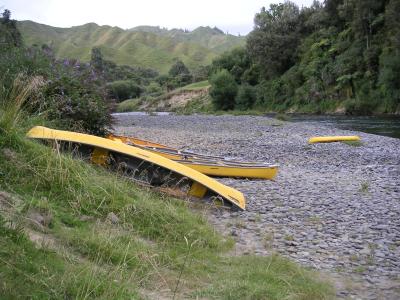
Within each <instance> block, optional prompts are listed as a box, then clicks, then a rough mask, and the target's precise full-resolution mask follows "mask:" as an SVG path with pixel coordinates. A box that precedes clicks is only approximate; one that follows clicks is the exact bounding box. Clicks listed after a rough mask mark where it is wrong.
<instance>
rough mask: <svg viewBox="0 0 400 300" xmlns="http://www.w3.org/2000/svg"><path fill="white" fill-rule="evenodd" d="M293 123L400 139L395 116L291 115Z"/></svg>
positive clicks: (399, 130) (397, 119)
mask: <svg viewBox="0 0 400 300" xmlns="http://www.w3.org/2000/svg"><path fill="white" fill-rule="evenodd" d="M290 117H291V119H290V120H291V121H292V122H315V123H320V124H321V123H322V124H327V125H333V126H335V127H337V128H340V129H346V130H355V131H362V132H367V133H372V134H378V135H384V136H390V137H394V138H400V117H394V116H368V117H367V116H363V117H360V116H334V115H303V114H291V115H290Z"/></svg>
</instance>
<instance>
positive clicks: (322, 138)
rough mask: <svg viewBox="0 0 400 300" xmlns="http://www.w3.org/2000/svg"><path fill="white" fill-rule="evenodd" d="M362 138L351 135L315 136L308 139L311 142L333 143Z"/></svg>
mask: <svg viewBox="0 0 400 300" xmlns="http://www.w3.org/2000/svg"><path fill="white" fill-rule="evenodd" d="M359 140H361V139H360V137H359V136H357V135H349V136H314V137H312V138H310V139H309V140H308V143H309V144H315V143H333V142H346V141H347V142H349V141H359Z"/></svg>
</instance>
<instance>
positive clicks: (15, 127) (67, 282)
mask: <svg viewBox="0 0 400 300" xmlns="http://www.w3.org/2000/svg"><path fill="white" fill-rule="evenodd" d="M25 86H26V87H27V89H28V90H26V93H25V94H24V95H22V96H18V95H17V97H13V98H9V97H4V96H2V95H0V192H7V193H8V194H7V195H12V196H7V197H8V199H6V201H4V193H3V195H2V196H1V197H2V198H0V205H1V207H0V208H4V207H8V208H7V209H1V210H0V211H1V218H0V261H1V263H0V294H1V295H2V299H21V298H29V299H50V298H52V299H61V298H71V299H89V298H90V299H138V298H146V295H147V294H149V295H150V294H151V293H154V291H159V290H165V291H166V292H165V293H166V297H167V298H173V297H174V296H175V297H176V298H177V299H182V298H185V297H195V296H196V295H201V296H202V297H209V298H218V299H220V298H222V299H224V298H225V299H231V298H232V299H233V298H238V297H239V298H247V299H266V298H269V299H279V298H291V299H326V298H329V297H331V296H332V295H333V294H332V291H331V288H330V287H329V285H328V284H327V283H325V282H323V281H320V280H319V279H317V276H316V275H314V274H313V273H312V272H309V271H307V270H304V269H302V268H300V267H299V266H297V265H295V264H293V263H290V262H289V261H287V260H286V259H283V258H280V257H275V256H271V257H253V256H248V257H229V256H227V254H226V253H227V251H228V250H229V249H231V248H232V246H233V241H232V240H231V239H229V238H224V237H222V236H221V235H220V234H218V233H217V232H215V230H214V229H213V228H212V227H211V226H210V225H209V224H208V223H207V221H206V220H205V218H204V217H203V216H202V214H201V211H200V212H199V213H196V212H194V211H193V210H191V209H189V207H188V205H189V204H188V203H187V202H185V201H182V200H178V199H173V198H171V197H167V196H165V195H161V194H158V193H155V192H151V191H149V190H143V189H142V188H139V187H138V186H136V185H135V184H133V183H132V182H130V181H128V180H127V179H124V178H122V177H119V176H118V175H116V174H112V173H110V172H108V171H106V170H104V169H102V168H100V167H95V166H92V165H90V164H88V163H86V162H84V161H81V160H78V159H75V158H73V157H72V156H70V155H68V154H62V153H59V152H58V151H56V150H54V149H52V148H51V147H48V146H45V145H42V144H40V143H38V142H36V141H32V140H29V139H27V138H26V137H25V133H26V131H27V130H28V129H29V128H30V127H31V126H32V125H35V124H42V125H46V124H47V123H46V122H45V121H43V120H41V119H39V118H34V117H30V116H28V115H26V114H24V113H23V112H22V111H21V110H20V108H21V107H22V106H23V104H24V101H25V100H26V99H27V96H28V94H29V87H30V86H31V85H30V84H26V85H25ZM16 199H19V201H17V200H16ZM19 202H20V203H19ZM17 203H19V204H18V205H17ZM5 205H6V206H5ZM32 211H36V212H40V213H41V214H46V215H49V216H51V222H50V225H49V226H47V227H46V226H37V225H35V224H33V223H32V222H31V221H29V220H28V219H27V218H26V217H27V215H28V214H29V212H32ZM110 212H113V213H114V214H115V215H117V216H118V218H119V222H118V223H117V224H112V223H110V222H108V221H107V215H108V214H109V213H110ZM10 222H11V223H10ZM26 231H28V232H31V233H34V234H35V235H36V236H39V237H41V238H42V239H44V240H45V242H44V243H39V242H34V241H33V240H31V239H30V238H28V234H27V233H26ZM151 295H152V296H149V297H150V298H152V297H158V296H160V297H161V295H154V294H151ZM164 296H165V295H164Z"/></svg>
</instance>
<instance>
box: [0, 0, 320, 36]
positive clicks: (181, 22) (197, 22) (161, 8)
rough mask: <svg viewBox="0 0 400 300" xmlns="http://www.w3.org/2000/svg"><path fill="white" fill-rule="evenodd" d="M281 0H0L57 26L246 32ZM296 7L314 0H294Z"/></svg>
mask: <svg viewBox="0 0 400 300" xmlns="http://www.w3.org/2000/svg"><path fill="white" fill-rule="evenodd" d="M277 2H282V1H279V0H278V1H261V0H245V1H244V0H230V1H229V0H219V1H218V0H202V1H198V0H197V1H191V0H186V1H185V0H169V1H162V0H145V1H134V0H131V1H127V0H113V1H110V0H107V1H105V0H97V1H96V0H69V1H65V0H64V1H63V0H36V1H32V0H0V7H3V8H8V9H10V10H11V12H12V16H13V18H15V19H17V20H33V21H35V22H39V23H44V24H48V25H52V26H58V27H70V26H75V25H82V24H84V23H88V22H95V23H98V24H100V25H111V26H119V27H121V28H132V27H135V26H138V25H153V26H157V25H159V26H161V27H168V28H187V29H194V28H196V27H198V26H217V27H219V28H221V29H222V30H224V31H229V32H230V33H233V34H237V33H239V32H240V33H241V34H246V33H248V32H249V31H250V30H251V29H252V27H253V18H254V15H255V13H257V12H258V11H259V10H260V8H261V7H262V6H266V7H268V6H269V4H270V3H277ZM293 2H296V3H297V4H298V5H299V6H302V5H307V6H308V5H311V4H312V2H313V0H297V1H293Z"/></svg>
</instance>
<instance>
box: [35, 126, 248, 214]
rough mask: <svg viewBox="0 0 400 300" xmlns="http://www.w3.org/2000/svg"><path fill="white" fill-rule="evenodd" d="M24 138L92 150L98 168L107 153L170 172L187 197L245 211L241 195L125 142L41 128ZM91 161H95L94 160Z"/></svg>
mask: <svg viewBox="0 0 400 300" xmlns="http://www.w3.org/2000/svg"><path fill="white" fill-rule="evenodd" d="M27 136H28V137H29V138H34V139H41V140H50V141H56V142H67V143H73V144H78V145H85V146H88V147H91V148H92V149H94V150H93V152H92V161H93V162H95V163H97V164H100V165H105V164H107V163H108V161H109V159H110V154H113V156H114V158H117V159H119V160H120V162H121V165H122V164H124V165H129V163H130V161H133V162H139V163H140V162H141V163H140V165H141V164H144V165H148V166H152V167H155V168H153V169H157V168H158V169H160V170H161V171H162V172H164V173H165V171H167V172H168V171H170V172H171V174H172V175H173V176H171V177H179V178H181V180H180V181H189V182H190V184H191V187H190V189H189V190H188V191H187V192H188V195H189V196H197V197H199V198H201V197H204V196H206V195H208V196H209V198H212V199H216V200H218V199H220V200H222V202H224V203H226V202H228V203H230V204H231V206H232V207H237V208H239V209H242V210H244V209H245V205H246V202H245V198H244V196H243V194H242V193H241V192H239V191H237V190H235V189H233V188H231V187H228V186H226V185H223V184H222V183H220V182H218V181H216V180H214V179H212V178H210V177H208V176H206V175H204V174H202V173H200V172H197V171H195V170H193V169H191V168H189V167H187V166H184V165H182V164H179V163H177V162H174V161H172V160H169V159H167V158H165V157H162V156H160V155H157V154H154V153H152V152H149V151H146V150H143V149H141V148H138V147H133V146H128V145H125V144H124V143H120V142H115V141H112V140H109V139H105V138H100V137H96V136H92V135H88V134H81V133H76V132H69V131H61V130H53V129H50V128H46V127H42V126H36V127H34V128H32V129H31V130H30V131H29V132H28V133H27ZM96 151H97V154H96V155H95V156H93V153H95V152H96ZM93 158H95V160H94V159H93ZM118 166H119V165H118ZM138 169H139V168H138ZM130 171H133V172H132V173H134V172H135V171H136V170H133V169H132V168H131V169H130ZM180 181H179V182H180Z"/></svg>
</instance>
